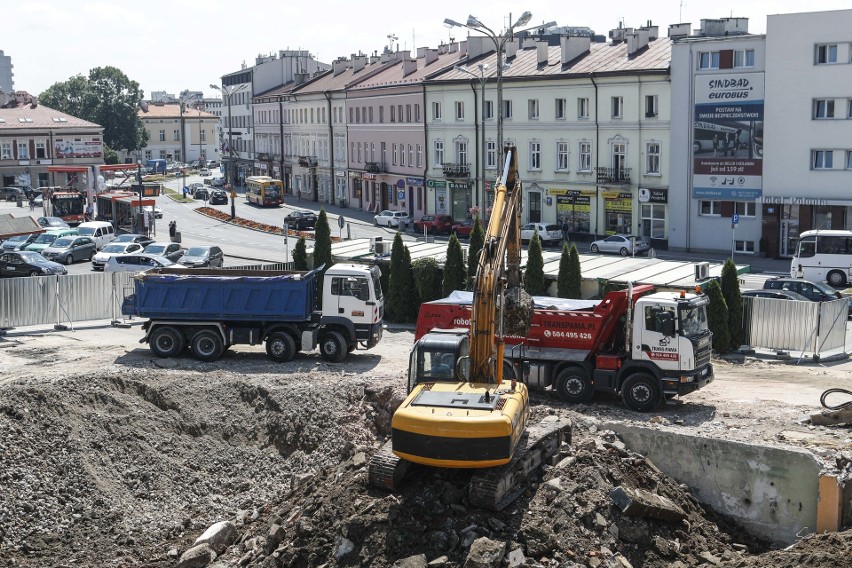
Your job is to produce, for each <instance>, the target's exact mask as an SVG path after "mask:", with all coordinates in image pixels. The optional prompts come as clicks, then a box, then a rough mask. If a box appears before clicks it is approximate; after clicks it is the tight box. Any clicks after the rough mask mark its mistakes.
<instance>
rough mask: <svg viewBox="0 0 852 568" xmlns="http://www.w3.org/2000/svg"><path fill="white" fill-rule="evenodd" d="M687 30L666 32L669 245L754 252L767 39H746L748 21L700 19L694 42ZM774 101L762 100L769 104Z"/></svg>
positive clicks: (757, 244) (757, 240)
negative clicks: (669, 102) (668, 47)
mask: <svg viewBox="0 0 852 568" xmlns="http://www.w3.org/2000/svg"><path fill="white" fill-rule="evenodd" d="M689 26H690V24H675V25H672V26H670V27H669V36H670V37H671V38H672V39H673V40H674V41H673V44H672V61H671V100H672V109H671V113H672V118H671V130H672V134H671V153H670V156H671V159H670V175H671V185H672V187H673V188H675V190H673V191H671V192H670V193H669V206H670V209H671V212H672V214H671V218H670V223H669V227H670V231H669V247H670V248H672V249H676V250H691V251H702V250H703V251H720V250H721V251H726V250H727V251H730V250H731V247H732V246H734V248H735V250H736V251H737V252H739V253H744V254H755V253H757V252H759V250H760V237H761V218H760V206H759V200H760V197H761V195H762V192H763V183H764V178H763V175H764V173H765V172H764V170H765V168H764V167H763V160H762V155H763V149H762V146H761V143H762V139H763V118H764V59H765V57H764V53H765V49H766V38H765V37H764V36H762V35H749V34H748V21H747V19H745V18H722V19H719V20H701V27H700V29H698V30H695V31H696V34H695V35H692V36H689V35H688V34H689V32H690V30H689ZM765 90H766V92H767V93H770V90H769V89H768V88H767V89H765ZM773 96H775V95H774V93H772V94H769V95H768V96H767V97H766V104H767V105H768V104H769V101H770V100H771V97H773ZM767 165H768V163H767ZM735 216H736V217H735ZM735 219H736V220H737V221H738V224H737V227H736V229H732V222H733V221H734V220H735Z"/></svg>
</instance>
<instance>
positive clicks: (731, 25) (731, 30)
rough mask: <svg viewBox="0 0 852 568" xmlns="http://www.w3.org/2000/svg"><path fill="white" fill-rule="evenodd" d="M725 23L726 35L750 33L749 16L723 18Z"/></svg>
mask: <svg viewBox="0 0 852 568" xmlns="http://www.w3.org/2000/svg"><path fill="white" fill-rule="evenodd" d="M722 21H723V22H724V23H725V35H744V34H747V33H748V18H722Z"/></svg>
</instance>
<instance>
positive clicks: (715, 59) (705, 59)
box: [698, 51, 719, 69]
mask: <svg viewBox="0 0 852 568" xmlns="http://www.w3.org/2000/svg"><path fill="white" fill-rule="evenodd" d="M698 68H699V69H718V68H719V52H718V51H702V52H699V54H698Z"/></svg>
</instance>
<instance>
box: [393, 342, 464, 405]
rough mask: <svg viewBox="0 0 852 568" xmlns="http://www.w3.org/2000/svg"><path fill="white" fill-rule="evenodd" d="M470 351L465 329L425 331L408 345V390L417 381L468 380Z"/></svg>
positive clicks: (417, 382) (409, 390)
mask: <svg viewBox="0 0 852 568" xmlns="http://www.w3.org/2000/svg"><path fill="white" fill-rule="evenodd" d="M469 352H470V338H469V332H468V331H467V330H463V329H462V330H452V329H444V330H435V331H433V332H430V333H427V334H426V335H424V336H423V337H421V338H420V339H419V340H418V341H417V342H416V343H415V344H414V347H413V348H412V349H411V355H410V357H409V369H408V392H409V393H410V392H411V391H412V389H413V388H414V387H415V386H416V385H418V384H420V383H428V382H461V381H465V380H467V376H468V364H467V362H468V361H469V359H468V353H469ZM457 362H458V363H457Z"/></svg>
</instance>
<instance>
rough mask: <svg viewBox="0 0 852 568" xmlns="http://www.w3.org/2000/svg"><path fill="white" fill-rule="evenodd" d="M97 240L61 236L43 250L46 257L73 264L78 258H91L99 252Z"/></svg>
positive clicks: (42, 252)
mask: <svg viewBox="0 0 852 568" xmlns="http://www.w3.org/2000/svg"><path fill="white" fill-rule="evenodd" d="M97 252H98V250H97V247H96V245H95V241H93V240H92V239H91V238H89V237H81V236H77V237H74V236H69V237H60V238H58V239H56V240H55V241H53V243H52V244H51V245H50V246H49V247H47V248H46V249H44V250H43V251H41V254H42V256H43V257H44V258H46V259H48V260H52V261H54V262H61V263H62V264H71V263H73V262H76V261H78V260H91V259H92V257H93V256H95V253H97Z"/></svg>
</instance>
